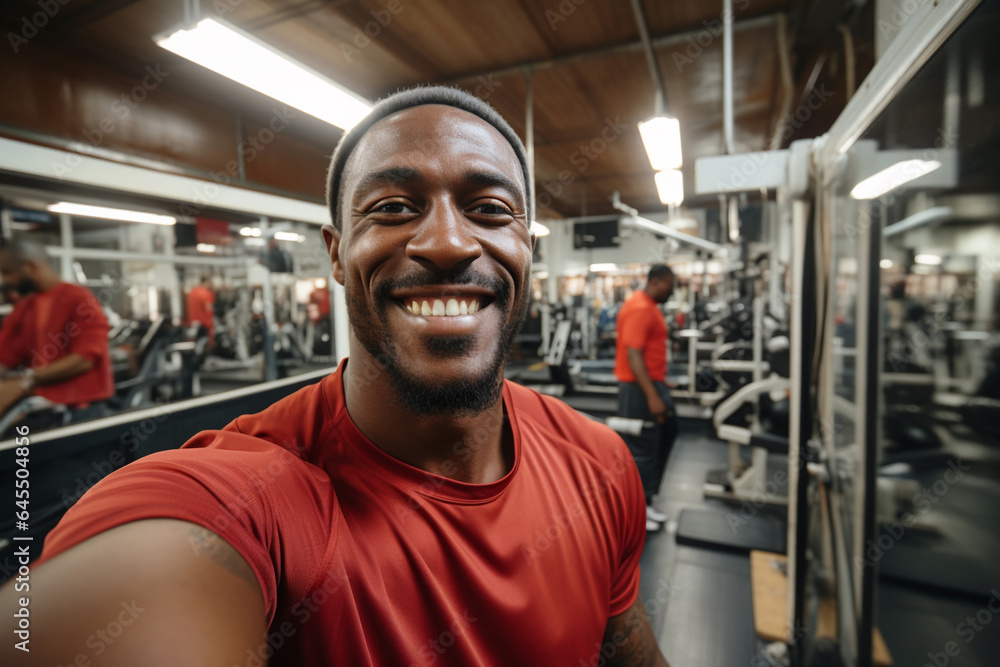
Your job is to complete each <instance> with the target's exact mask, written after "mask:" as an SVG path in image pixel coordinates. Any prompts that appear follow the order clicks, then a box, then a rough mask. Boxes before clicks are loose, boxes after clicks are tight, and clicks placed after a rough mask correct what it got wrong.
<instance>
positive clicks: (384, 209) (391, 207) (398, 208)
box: [373, 201, 414, 213]
mask: <svg viewBox="0 0 1000 667" xmlns="http://www.w3.org/2000/svg"><path fill="white" fill-rule="evenodd" d="M373 212H374V213H413V212H414V210H413V209H412V208H410V207H409V206H407V205H406V204H404V203H402V202H398V201H391V202H389V203H387V204H382V205H381V206H379V207H377V208H375V209H374V210H373Z"/></svg>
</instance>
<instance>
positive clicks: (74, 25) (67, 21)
mask: <svg viewBox="0 0 1000 667" xmlns="http://www.w3.org/2000/svg"><path fill="white" fill-rule="evenodd" d="M136 2H138V0H104V1H103V2H93V3H91V4H89V5H85V6H84V7H82V8H81V9H78V10H76V11H72V12H65V13H60V14H57V15H56V16H55V18H53V19H52V21H50V22H49V27H48V30H47V32H49V33H50V34H52V35H57V34H59V33H62V32H65V31H67V30H77V29H79V28H82V27H83V26H85V25H87V24H88V23H93V22H95V21H99V20H101V19H103V18H104V17H105V16H109V15H111V14H114V13H115V12H118V11H121V10H122V9H125V8H126V7H128V6H129V5H134V4H135V3H136Z"/></svg>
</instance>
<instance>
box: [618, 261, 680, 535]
mask: <svg viewBox="0 0 1000 667" xmlns="http://www.w3.org/2000/svg"><path fill="white" fill-rule="evenodd" d="M673 290H674V273H673V271H671V270H670V267H669V266H666V265H665V264H658V265H655V266H653V267H652V268H650V270H649V275H648V277H647V280H646V286H645V287H644V288H643V289H641V290H637V291H636V292H635V293H634V294H633V295H632V296H631V297H629V299H628V301H626V302H625V305H623V306H622V308H621V310H620V311H618V319H617V321H616V323H615V327H616V329H617V331H618V337H617V347H616V349H615V376H616V377H617V378H618V416H619V417H625V418H628V419H641V420H643V421H646V422H649V421H652V422H654V423H655V424H656V425H655V426H653V427H648V428H643V430H642V433H641V434H640V435H625V434H623V435H622V438H623V439H624V440H625V443H626V444H627V445H628V448H629V450H630V451H631V452H632V456H633V458H635V464H636V467H638V468H639V476H640V477H641V478H642V488H643V492H644V493H645V495H646V530H657V529H659V528H660V527H661V525H662V524H663V522H664V521H666V520H667V515H665V514H663V513H662V512H659V511H657V510H656V509H655V508H654V507H653V496H654V495H656V494H657V493H658V492H659V490H660V481H661V480H662V479H663V471H664V469H666V466H667V458H668V457H669V456H670V449H671V447H673V444H674V439H675V438H676V437H677V415H676V413H675V412H674V403H673V399H672V398H671V397H670V389H669V388H668V387H667V385H666V377H667V323H666V321H665V320H664V317H663V313H661V312H660V309H659V307H658V305H657V304H661V303H666V301H667V299H669V298H670V294H671V293H672V292H673Z"/></svg>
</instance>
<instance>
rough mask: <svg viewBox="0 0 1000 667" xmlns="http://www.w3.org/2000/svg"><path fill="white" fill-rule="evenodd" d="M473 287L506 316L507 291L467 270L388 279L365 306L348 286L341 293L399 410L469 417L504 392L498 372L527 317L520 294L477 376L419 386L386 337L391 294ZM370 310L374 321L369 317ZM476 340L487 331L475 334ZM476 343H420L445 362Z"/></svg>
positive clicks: (437, 339)
mask: <svg viewBox="0 0 1000 667" xmlns="http://www.w3.org/2000/svg"><path fill="white" fill-rule="evenodd" d="M441 285H448V286H454V287H461V286H473V285H474V286H477V287H483V288H486V289H488V290H490V291H491V292H492V293H493V294H494V295H495V299H494V301H493V302H492V303H491V304H490V307H496V308H498V309H499V310H500V311H501V312H506V310H507V305H508V303H509V302H510V300H511V298H512V294H511V290H510V286H509V285H508V284H507V283H505V282H503V281H502V280H500V279H498V278H497V279H491V278H489V277H487V276H484V275H482V274H480V273H475V272H473V271H472V270H471V269H466V270H464V271H461V272H459V273H457V274H452V275H449V276H447V278H446V279H441V278H437V277H435V276H433V275H429V274H424V275H410V276H404V277H402V278H396V279H389V280H386V281H384V282H383V283H381V284H379V285H378V286H377V287H376V288H375V290H374V293H373V295H372V301H371V303H370V304H369V303H368V302H366V301H365V300H364V297H363V296H362V295H361V290H360V289H358V288H357V287H355V286H354V285H352V284H350V281H349V282H348V284H347V286H346V288H345V294H346V300H347V312H348V315H349V318H350V322H351V327H352V328H353V330H354V335H355V336H357V338H358V340H359V341H360V342H361V344H362V345H363V346H364V347H365V350H367V351H368V353H369V354H370V355H372V356H373V357H375V359H376V360H377V362H378V364H379V365H380V366H381V367H382V368H383V369H384V370H385V372H386V374H387V375H388V376H389V385H390V386H391V387H392V389H393V391H395V393H396V396H397V397H398V399H399V401H400V402H401V403H402V404H403V406H404V407H406V408H407V409H409V410H410V411H411V412H413V413H415V414H417V415H423V416H433V415H440V414H445V413H452V414H456V415H463V416H472V415H476V414H479V413H481V412H483V411H484V410H486V409H488V408H490V407H492V406H493V405H494V404H495V403H496V402H497V401H498V400H499V399H500V395H501V392H502V390H503V368H504V363H505V362H506V360H507V354H508V352H510V348H511V346H512V345H513V344H514V339H515V338H516V337H517V334H518V332H519V331H520V330H521V326H522V325H523V324H524V320H525V318H526V317H527V314H528V296H529V295H528V293H527V291H525V293H524V295H523V296H522V298H521V303H519V304H515V308H514V311H513V319H512V320H511V321H510V325H509V327H507V329H505V330H503V331H502V332H501V336H500V340H499V344H498V345H497V347H496V352H495V353H494V355H493V358H492V359H491V360H490V363H489V365H488V367H487V368H486V370H485V371H483V372H482V373H481V374H479V375H475V376H470V377H465V378H462V379H460V380H458V381H455V382H448V383H435V384H431V383H428V382H424V381H423V380H421V379H420V378H418V377H416V376H415V375H414V374H413V373H411V372H409V371H407V370H406V369H405V368H404V367H403V365H402V363H401V360H400V354H399V351H400V346H399V345H398V344H397V343H396V342H395V341H394V340H392V338H391V334H390V333H389V311H388V309H389V308H394V307H396V304H395V303H394V302H393V301H392V299H391V298H390V297H389V294H391V293H392V292H394V291H396V290H399V289H405V288H414V287H424V286H441ZM372 311H374V314H375V315H376V317H377V319H376V318H373V317H372ZM477 334H478V335H479V336H483V335H486V336H488V335H489V333H488V332H477ZM474 343H475V337H474V336H473V335H469V336H434V337H431V338H428V339H425V344H426V348H427V350H428V351H430V352H431V353H433V354H436V355H439V356H442V357H450V356H460V355H462V354H465V353H466V352H468V351H469V350H470V349H471V348H472V346H473V344H474Z"/></svg>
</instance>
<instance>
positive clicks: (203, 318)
mask: <svg viewBox="0 0 1000 667" xmlns="http://www.w3.org/2000/svg"><path fill="white" fill-rule="evenodd" d="M213 305H215V292H213V291H212V290H210V289H208V288H207V287H203V286H201V285H195V286H194V287H192V288H191V291H190V292H188V295H187V315H188V316H187V325H188V326H190V325H192V324H194V323H195V322H200V323H201V324H203V325H204V326H205V328H206V329H208V335H209V336H214V335H215V313H214V311H213V309H212V306H213Z"/></svg>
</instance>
